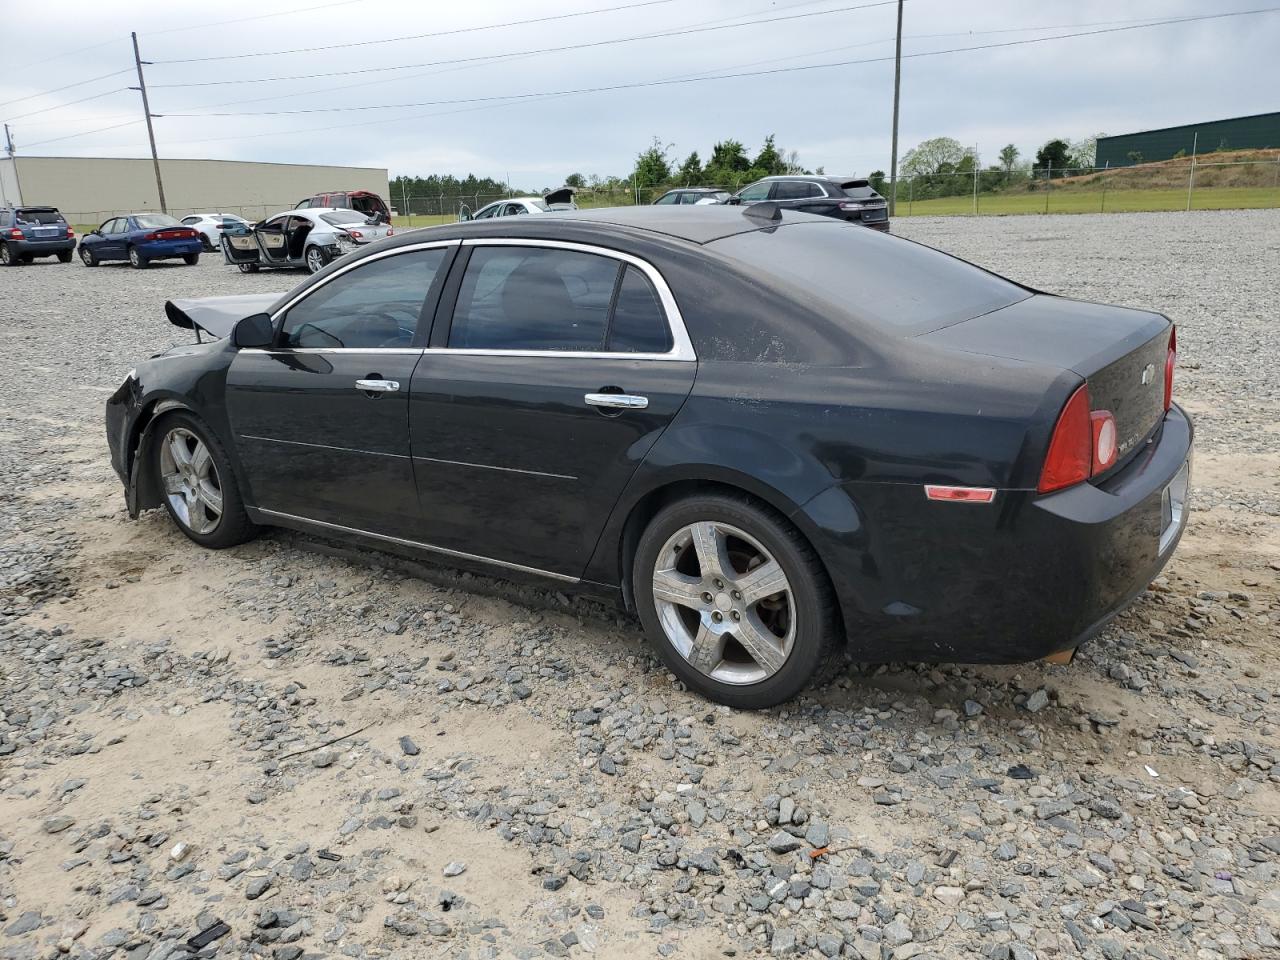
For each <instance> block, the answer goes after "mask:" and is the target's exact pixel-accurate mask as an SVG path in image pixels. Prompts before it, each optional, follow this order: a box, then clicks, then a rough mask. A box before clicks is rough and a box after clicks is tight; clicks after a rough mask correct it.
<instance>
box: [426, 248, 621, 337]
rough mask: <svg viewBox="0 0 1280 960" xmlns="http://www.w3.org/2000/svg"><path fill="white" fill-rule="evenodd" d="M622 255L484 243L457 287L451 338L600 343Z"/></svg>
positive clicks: (474, 254) (474, 251) (605, 328)
mask: <svg viewBox="0 0 1280 960" xmlns="http://www.w3.org/2000/svg"><path fill="white" fill-rule="evenodd" d="M617 277H618V261H616V260H613V259H611V258H609V257H600V256H596V255H595V254H591V253H577V252H575V251H571V250H553V249H543V248H538V247H477V248H476V249H475V250H473V251H472V253H471V260H470V262H469V263H468V264H467V273H466V276H464V277H463V278H462V287H461V289H460V290H459V291H458V305H457V307H456V308H455V310H454V313H453V323H452V325H451V326H450V328H449V346H450V347H453V348H454V349H472V350H575V351H599V350H601V349H603V347H604V341H605V334H606V332H607V330H608V319H609V304H610V301H611V300H612V298H613V289H614V285H615V283H616V281H617Z"/></svg>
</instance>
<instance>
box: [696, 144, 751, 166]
mask: <svg viewBox="0 0 1280 960" xmlns="http://www.w3.org/2000/svg"><path fill="white" fill-rule="evenodd" d="M707 166H708V167H719V168H721V169H722V170H736V171H738V172H745V171H747V170H750V169H751V161H750V160H748V159H747V150H746V148H745V147H744V146H743V145H742V143H741V141H738V140H725V141H723V142H721V143H717V144H715V145H714V146H712V148H711V160H710V161H709V162H708V163H707Z"/></svg>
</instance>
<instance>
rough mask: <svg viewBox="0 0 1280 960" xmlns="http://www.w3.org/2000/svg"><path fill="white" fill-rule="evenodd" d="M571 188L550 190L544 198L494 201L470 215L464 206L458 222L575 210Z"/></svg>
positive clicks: (511, 198) (510, 198) (576, 207)
mask: <svg viewBox="0 0 1280 960" xmlns="http://www.w3.org/2000/svg"><path fill="white" fill-rule="evenodd" d="M573 192H574V191H573V188H572V187H562V188H561V189H559V190H552V191H551V192H550V193H548V194H547V195H546V196H545V197H507V198H506V199H504V200H495V201H494V202H493V203H490V204H488V205H486V206H483V207H481V208H480V209H479V210H477V211H476V212H475V213H472V212H471V211H470V210H468V209H467V208H466V207H465V206H464V207H463V208H462V213H461V215H460V216H459V217H458V219H459V220H488V219H490V218H492V217H518V216H521V215H523V214H526V213H551V212H553V211H555V210H577V209H578V205H577V204H576V203H574V202H573Z"/></svg>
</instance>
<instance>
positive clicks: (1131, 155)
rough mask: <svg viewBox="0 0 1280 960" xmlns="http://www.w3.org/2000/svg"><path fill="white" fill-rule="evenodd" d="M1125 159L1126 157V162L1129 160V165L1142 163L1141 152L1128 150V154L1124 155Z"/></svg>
mask: <svg viewBox="0 0 1280 960" xmlns="http://www.w3.org/2000/svg"><path fill="white" fill-rule="evenodd" d="M1125 157H1127V158H1128V160H1129V162H1130V163H1141V162H1142V151H1141V150H1130V151H1129V152H1128V153H1126V154H1125Z"/></svg>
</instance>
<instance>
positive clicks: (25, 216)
mask: <svg viewBox="0 0 1280 960" xmlns="http://www.w3.org/2000/svg"><path fill="white" fill-rule="evenodd" d="M16 216H17V219H18V222H19V223H61V222H62V214H60V213H59V212H58V211H57V210H54V209H53V208H51V207H50V208H46V209H44V210H19V211H18V212H17V214H16Z"/></svg>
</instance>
